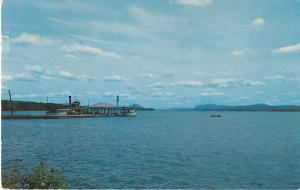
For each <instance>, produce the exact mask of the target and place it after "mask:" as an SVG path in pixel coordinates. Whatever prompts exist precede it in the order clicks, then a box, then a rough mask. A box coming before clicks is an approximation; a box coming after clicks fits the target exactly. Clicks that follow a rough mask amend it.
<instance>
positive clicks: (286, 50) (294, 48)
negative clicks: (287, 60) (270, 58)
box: [272, 43, 300, 53]
mask: <svg viewBox="0 0 300 190" xmlns="http://www.w3.org/2000/svg"><path fill="white" fill-rule="evenodd" d="M298 51H300V43H298V44H295V45H291V46H285V47H281V48H278V49H274V50H273V51H272V52H273V53H294V52H298Z"/></svg>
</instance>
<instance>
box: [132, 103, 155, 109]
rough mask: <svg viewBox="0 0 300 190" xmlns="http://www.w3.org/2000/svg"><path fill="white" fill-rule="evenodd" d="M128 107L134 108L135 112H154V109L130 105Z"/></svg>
mask: <svg viewBox="0 0 300 190" xmlns="http://www.w3.org/2000/svg"><path fill="white" fill-rule="evenodd" d="M129 107H134V108H135V109H136V110H137V111H155V109H154V108H145V107H143V106H141V105H139V104H132V105H130V106H129Z"/></svg>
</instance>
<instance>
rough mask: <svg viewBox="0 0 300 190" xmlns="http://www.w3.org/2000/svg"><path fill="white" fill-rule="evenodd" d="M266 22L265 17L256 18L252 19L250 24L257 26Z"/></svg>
mask: <svg viewBox="0 0 300 190" xmlns="http://www.w3.org/2000/svg"><path fill="white" fill-rule="evenodd" d="M265 23H266V21H265V19H263V18H256V19H254V20H253V21H252V23H251V24H252V25H253V26H256V27H259V26H263V25H264V24H265Z"/></svg>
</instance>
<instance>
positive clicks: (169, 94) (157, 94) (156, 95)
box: [151, 92, 174, 98]
mask: <svg viewBox="0 0 300 190" xmlns="http://www.w3.org/2000/svg"><path fill="white" fill-rule="evenodd" d="M172 96H174V94H173V93H172V92H155V93H153V94H151V97H154V98H161V97H172Z"/></svg>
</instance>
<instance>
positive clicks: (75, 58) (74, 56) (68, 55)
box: [65, 54, 80, 61]
mask: <svg viewBox="0 0 300 190" xmlns="http://www.w3.org/2000/svg"><path fill="white" fill-rule="evenodd" d="M65 59H67V60H70V61H73V60H78V59H80V58H79V57H78V56H76V55H72V54H67V55H65Z"/></svg>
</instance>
